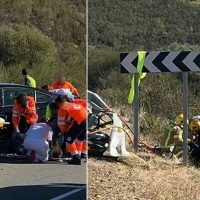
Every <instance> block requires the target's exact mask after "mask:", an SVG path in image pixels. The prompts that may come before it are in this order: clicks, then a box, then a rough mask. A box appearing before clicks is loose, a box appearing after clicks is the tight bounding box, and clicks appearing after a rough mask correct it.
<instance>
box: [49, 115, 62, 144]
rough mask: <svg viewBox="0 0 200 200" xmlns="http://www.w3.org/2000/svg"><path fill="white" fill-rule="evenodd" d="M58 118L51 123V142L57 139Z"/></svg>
mask: <svg viewBox="0 0 200 200" xmlns="http://www.w3.org/2000/svg"><path fill="white" fill-rule="evenodd" d="M57 120H58V118H57V117H55V118H54V120H53V123H52V127H51V128H52V131H53V140H56V139H58V138H59V136H58V135H59V133H60V128H59V127H58V121H57Z"/></svg>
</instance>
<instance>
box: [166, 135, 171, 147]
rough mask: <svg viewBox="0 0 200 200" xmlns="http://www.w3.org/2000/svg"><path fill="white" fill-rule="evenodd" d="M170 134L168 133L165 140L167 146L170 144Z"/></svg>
mask: <svg viewBox="0 0 200 200" xmlns="http://www.w3.org/2000/svg"><path fill="white" fill-rule="evenodd" d="M170 135H171V133H168V135H167V138H166V140H165V146H169V145H168V143H169V140H170Z"/></svg>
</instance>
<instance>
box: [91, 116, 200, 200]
mask: <svg viewBox="0 0 200 200" xmlns="http://www.w3.org/2000/svg"><path fill="white" fill-rule="evenodd" d="M125 118H126V120H128V118H127V117H126V116H125ZM107 133H109V132H107ZM130 136H132V135H131V134H130ZM145 140H146V141H147V142H148V143H151V142H152V140H148V139H147V138H145ZM126 144H127V150H128V151H129V152H131V151H132V149H133V148H132V147H131V145H130V143H129V140H128V139H127V141H126ZM199 185H200V171H199V170H198V169H195V168H193V167H191V166H190V167H184V166H182V164H181V163H180V161H172V160H167V159H165V158H162V157H159V156H157V155H155V154H151V153H146V152H140V153H138V155H136V154H134V153H131V156H130V157H128V158H123V159H121V160H119V161H116V160H114V159H112V158H107V159H105V158H89V165H88V199H89V200H101V199H102V200H125V199H126V200H188V199H193V200H200V190H199Z"/></svg>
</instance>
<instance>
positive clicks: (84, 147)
mask: <svg viewBox="0 0 200 200" xmlns="http://www.w3.org/2000/svg"><path fill="white" fill-rule="evenodd" d="M66 96H67V99H68V101H69V102H71V103H76V104H80V105H82V106H83V107H84V108H85V109H86V110H87V101H86V100H85V99H74V96H73V95H71V94H70V93H68V94H67V95H66ZM75 145H76V146H77V148H78V147H79V143H77V142H75ZM79 154H80V155H81V159H82V160H83V161H84V162H86V161H87V143H86V135H85V138H84V141H83V144H82V150H81V151H79Z"/></svg>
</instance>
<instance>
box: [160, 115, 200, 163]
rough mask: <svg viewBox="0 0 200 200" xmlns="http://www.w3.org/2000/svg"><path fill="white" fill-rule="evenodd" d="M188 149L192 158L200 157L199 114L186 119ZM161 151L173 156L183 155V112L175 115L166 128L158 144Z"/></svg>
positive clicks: (197, 158)
mask: <svg viewBox="0 0 200 200" xmlns="http://www.w3.org/2000/svg"><path fill="white" fill-rule="evenodd" d="M187 124H188V129H189V135H188V139H187V142H188V151H189V152H190V153H191V154H192V157H193V159H196V160H199V159H200V115H197V116H194V117H192V118H191V119H190V120H187ZM158 148H159V150H160V151H161V153H164V154H165V153H170V152H171V154H172V156H173V157H175V158H181V157H182V156H183V114H179V115H178V116H176V118H175V121H174V122H171V123H170V126H169V128H167V129H166V131H165V133H164V135H163V138H162V140H161V142H160V145H159V146H158Z"/></svg>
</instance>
